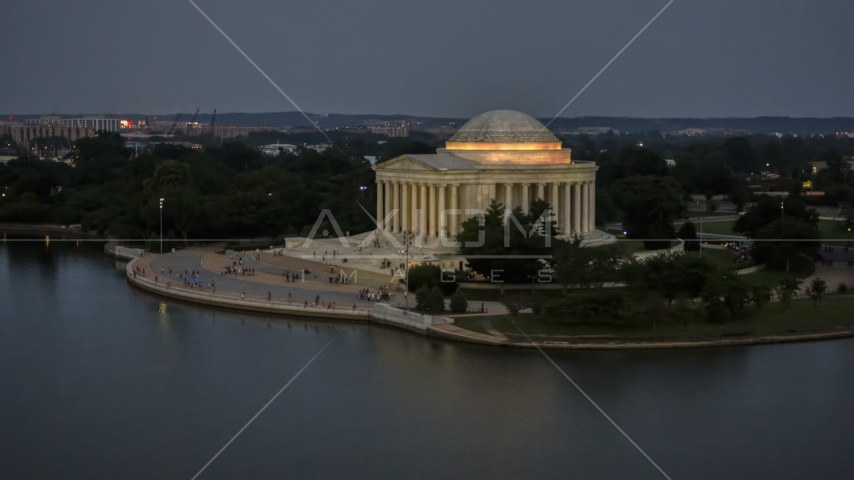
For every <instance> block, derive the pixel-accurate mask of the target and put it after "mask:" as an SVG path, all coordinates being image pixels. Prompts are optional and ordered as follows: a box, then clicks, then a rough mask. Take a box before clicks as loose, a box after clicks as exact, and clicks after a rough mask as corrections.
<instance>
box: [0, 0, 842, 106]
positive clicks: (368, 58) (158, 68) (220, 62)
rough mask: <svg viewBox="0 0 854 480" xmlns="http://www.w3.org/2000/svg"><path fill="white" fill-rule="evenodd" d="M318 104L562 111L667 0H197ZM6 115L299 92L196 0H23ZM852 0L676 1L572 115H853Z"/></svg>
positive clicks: (0, 23) (271, 101) (17, 4)
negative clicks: (297, 0) (293, 1)
mask: <svg viewBox="0 0 854 480" xmlns="http://www.w3.org/2000/svg"><path fill="white" fill-rule="evenodd" d="M197 3H198V4H199V6H200V7H202V8H204V9H205V11H206V12H207V13H208V14H209V15H210V16H211V18H213V19H214V20H215V21H217V23H218V24H219V25H220V26H221V27H222V28H223V30H225V31H226V32H227V33H228V34H229V35H230V36H231V37H232V38H233V39H234V41H235V42H237V43H238V44H239V45H240V46H241V47H242V48H243V49H244V50H245V51H246V53H247V54H249V55H250V56H252V57H253V59H254V60H255V61H256V62H257V63H258V64H259V65H260V66H261V67H262V68H263V69H265V71H266V72H267V73H268V74H269V75H270V77H271V78H272V79H273V80H275V81H276V82H277V83H278V84H279V85H280V86H281V87H282V88H283V89H284V90H285V91H286V92H287V93H288V95H290V96H291V97H292V98H293V99H294V100H295V101H296V102H297V103H298V104H299V105H300V107H302V108H303V109H304V110H306V111H308V112H311V113H316V114H324V113H335V114H374V115H393V114H403V115H412V116H429V117H451V118H470V117H473V116H475V115H477V114H479V113H482V112H485V111H489V110H496V109H513V110H519V111H523V112H526V113H528V114H530V115H533V116H536V117H540V118H550V117H551V116H552V115H554V114H555V113H557V112H558V110H560V108H561V107H562V106H563V105H564V104H565V103H566V102H567V101H568V100H569V99H570V98H571V97H572V96H573V95H574V94H575V93H576V92H577V91H578V90H579V89H580V88H581V87H582V86H583V85H584V84H585V83H586V82H587V81H588V80H590V78H591V77H592V76H593V75H594V74H595V73H596V72H597V71H598V70H599V69H600V68H602V66H603V65H604V64H605V63H606V62H607V61H608V60H609V59H610V58H611V57H612V56H613V55H614V54H615V53H616V52H617V51H618V50H619V49H620V48H622V47H623V45H625V43H626V42H627V41H628V40H629V39H631V38H632V36H633V35H635V33H637V31H638V30H639V29H640V28H641V27H642V26H643V25H644V24H645V23H646V22H648V21H649V19H650V18H651V17H652V16H653V15H655V13H656V12H657V11H658V10H659V9H661V8H662V7H663V6H664V5H665V4H666V3H667V1H666V0H641V1H637V0H635V1H630V0H601V1H598V2H590V1H587V2H579V1H574V2H559V1H556V0H548V1H542V2H537V3H532V2H521V1H514V2H511V1H501V2H495V1H493V2H487V1H485V0H461V1H456V2H451V1H448V0H435V1H433V2H429V3H411V2H405V3H401V2H392V1H390V0H368V1H366V2H361V3H359V4H353V3H352V2H343V1H340V0H325V1H319V2H304V3H301V4H298V5H290V4H281V3H279V2H274V1H272V0H251V1H248V2H241V3H239V4H238V3H234V2H225V1H223V0H197ZM5 7H6V8H5V9H4V10H5V12H6V14H4V16H3V17H2V18H0V28H2V29H3V31H4V32H5V34H6V44H7V45H8V46H11V47H13V48H6V49H3V50H2V51H0V65H4V67H5V68H4V75H3V76H2V77H0V78H2V81H0V91H2V92H3V95H0V114H3V115H4V116H5V115H26V114H48V113H52V112H57V113H63V114H82V113H107V114H111V113H114V114H122V113H137V114H170V113H175V112H179V111H180V112H194V111H195V110H196V109H197V108H199V107H201V110H202V112H203V113H210V112H211V111H212V110H213V109H214V108H216V109H217V111H218V112H221V113H227V112H247V113H259V112H282V111H290V110H292V107H291V106H290V105H289V104H288V103H287V101H286V100H285V99H284V98H282V96H281V95H280V94H279V93H278V92H276V91H275V89H273V87H271V86H270V85H269V84H268V83H267V81H266V80H265V79H264V78H263V77H262V76H261V75H260V74H258V72H257V71H255V70H254V68H253V67H252V66H251V65H249V64H248V63H247V62H246V60H245V59H244V58H243V57H241V56H240V54H239V53H238V52H236V51H235V50H234V48H233V47H232V46H231V45H229V44H228V43H227V42H226V40H225V39H223V38H222V36H220V34H219V33H218V32H217V31H216V30H215V29H213V27H211V25H210V24H209V23H207V21H206V20H205V19H204V18H203V17H202V16H200V15H199V14H198V12H197V11H196V10H195V9H194V8H193V6H192V5H191V4H190V3H189V2H187V1H185V0H169V1H165V0H151V1H149V2H145V3H118V2H102V1H101V2H99V1H95V0H83V1H80V2H75V3H73V4H69V3H66V2H55V1H47V0H30V1H26V2H25V1H22V0H11V1H10V2H7V4H6V5H5ZM852 16H854V4H852V3H851V2H843V1H839V0H835V1H833V0H818V1H815V2H810V3H809V4H807V3H805V2H796V1H794V0H782V1H779V2H757V1H736V0H722V1H721V2H715V3H714V4H708V3H700V2H689V1H687V0H676V1H675V2H674V3H673V5H672V6H671V7H670V8H669V9H668V10H667V11H666V12H664V13H663V14H662V15H661V17H660V18H658V19H657V20H656V22H655V24H653V25H652V26H650V28H649V29H648V30H647V31H646V32H644V34H643V35H642V36H641V37H639V38H638V40H637V41H636V42H635V43H634V44H632V45H631V47H629V48H628V49H627V50H626V51H625V53H624V54H623V55H622V56H621V57H620V58H619V59H617V61H615V62H614V64H613V65H612V66H611V67H610V68H609V69H608V70H607V71H606V72H605V73H603V74H602V76H601V77H600V78H599V79H598V80H597V81H596V82H595V83H594V84H593V85H591V86H590V88H589V89H588V90H587V91H585V92H584V94H583V95H581V96H580V97H579V98H578V100H577V101H576V102H575V103H574V104H573V105H572V106H571V107H570V108H569V109H568V110H567V111H566V112H564V114H563V116H564V117H580V116H624V117H645V118H656V117H696V118H707V117H756V116H790V117H838V116H842V117H850V116H854V93H852V89H851V88H850V78H852V76H854V64H852V63H851V62H850V52H848V49H849V46H850V45H851V44H852V43H854V42H852V41H854V31H852V30H851V29H850V28H849V26H848V19H850V18H852Z"/></svg>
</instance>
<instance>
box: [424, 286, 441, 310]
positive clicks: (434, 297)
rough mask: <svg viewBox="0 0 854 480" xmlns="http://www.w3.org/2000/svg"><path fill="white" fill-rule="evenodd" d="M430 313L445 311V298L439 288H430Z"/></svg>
mask: <svg viewBox="0 0 854 480" xmlns="http://www.w3.org/2000/svg"><path fill="white" fill-rule="evenodd" d="M428 311H429V312H430V313H442V312H444V311H445V296H444V295H442V290H441V289H440V288H439V287H436V286H434V287H431V288H430V308H429V310H428Z"/></svg>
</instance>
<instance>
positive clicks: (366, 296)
mask: <svg viewBox="0 0 854 480" xmlns="http://www.w3.org/2000/svg"><path fill="white" fill-rule="evenodd" d="M390 297H391V294H390V293H389V292H388V290H386V288H385V287H383V288H380V290H379V291H378V292H372V291H371V290H370V289H369V288H363V289H362V290H359V300H367V301H369V302H378V301H380V300H388V299H389V298H390Z"/></svg>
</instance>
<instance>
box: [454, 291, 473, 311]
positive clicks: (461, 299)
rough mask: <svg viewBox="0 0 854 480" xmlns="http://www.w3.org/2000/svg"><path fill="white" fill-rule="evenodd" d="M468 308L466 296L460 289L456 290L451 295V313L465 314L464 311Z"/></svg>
mask: <svg viewBox="0 0 854 480" xmlns="http://www.w3.org/2000/svg"><path fill="white" fill-rule="evenodd" d="M468 308H469V302H468V300H467V299H466V295H465V294H464V293H463V289H462V288H458V289H457V291H456V292H454V294H453V295H451V311H452V312H454V313H466V310H468Z"/></svg>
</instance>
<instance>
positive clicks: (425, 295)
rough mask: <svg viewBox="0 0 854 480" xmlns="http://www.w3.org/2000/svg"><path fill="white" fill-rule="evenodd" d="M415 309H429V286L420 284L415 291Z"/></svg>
mask: <svg viewBox="0 0 854 480" xmlns="http://www.w3.org/2000/svg"><path fill="white" fill-rule="evenodd" d="M415 309H416V310H420V311H422V312H427V311H430V287H429V286H428V285H421V286H420V287H419V288H418V290H416V291H415Z"/></svg>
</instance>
